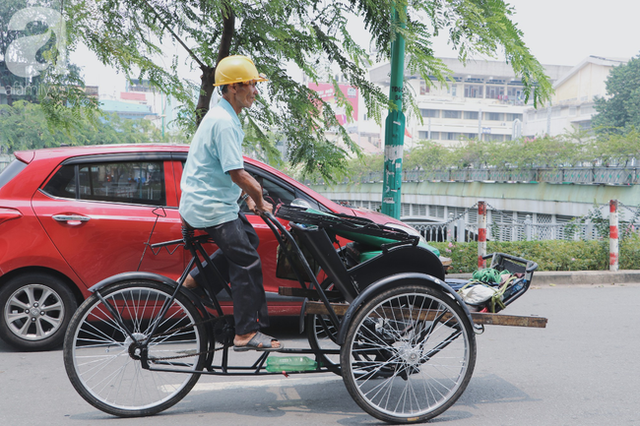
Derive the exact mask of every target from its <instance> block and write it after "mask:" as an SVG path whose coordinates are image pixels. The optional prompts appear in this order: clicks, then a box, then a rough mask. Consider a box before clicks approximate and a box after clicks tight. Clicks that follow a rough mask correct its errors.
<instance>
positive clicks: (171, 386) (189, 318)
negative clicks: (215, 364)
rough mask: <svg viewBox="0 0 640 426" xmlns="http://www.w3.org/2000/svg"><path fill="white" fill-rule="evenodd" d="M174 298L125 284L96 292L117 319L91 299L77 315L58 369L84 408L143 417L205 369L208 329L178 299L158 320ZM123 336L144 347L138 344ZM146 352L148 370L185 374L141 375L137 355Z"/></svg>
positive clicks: (157, 287) (161, 287) (140, 284)
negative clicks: (154, 368) (163, 369)
mask: <svg viewBox="0 0 640 426" xmlns="http://www.w3.org/2000/svg"><path fill="white" fill-rule="evenodd" d="M173 291H174V288H172V287H170V286H168V285H165V284H161V283H157V282H153V281H145V280H130V281H124V282H121V283H118V284H114V285H112V286H109V287H106V288H103V289H101V290H100V293H101V295H102V297H103V299H104V300H105V301H106V302H107V303H109V304H110V305H111V306H112V307H113V309H114V310H115V311H116V312H117V314H116V315H114V314H112V312H111V311H110V310H109V309H107V306H106V305H105V304H104V303H103V302H102V301H101V300H100V299H99V298H98V296H97V295H96V294H94V295H92V296H90V297H89V298H88V299H87V300H86V301H85V302H84V303H83V304H82V305H81V306H80V308H79V309H78V310H77V311H76V313H75V315H74V316H73V318H72V319H71V322H70V324H69V328H68V330H67V333H66V335H65V341H64V352H63V355H64V365H65V368H66V370H67V375H68V376H69V379H70V380H71V383H72V384H73V386H74V387H75V389H76V391H78V393H79V394H80V395H81V396H82V397H83V398H84V399H85V400H86V401H87V402H88V403H90V404H91V405H93V406H94V407H96V408H98V409H100V410H102V411H104V412H106V413H109V414H113V415H116V416H121V417H137V416H148V415H152V414H155V413H158V412H160V411H162V410H165V409H167V408H169V407H171V406H172V405H174V404H175V403H177V402H178V401H180V400H181V399H182V398H184V396H185V395H187V393H189V391H190V390H191V389H192V388H193V386H194V385H195V384H196V382H197V381H198V379H199V377H200V374H198V373H197V372H198V371H201V370H202V368H203V366H204V363H205V355H204V352H205V350H206V348H207V334H206V328H205V326H204V325H203V324H202V320H201V316H200V314H199V312H198V311H197V309H196V308H195V306H194V305H193V304H192V303H191V302H190V301H189V299H188V298H187V297H186V296H185V295H183V294H182V293H178V294H177V295H176V298H175V299H174V300H173V302H172V303H171V305H170V306H169V308H168V309H167V310H166V314H165V315H163V316H160V314H161V311H162V308H163V305H164V304H165V303H167V302H168V300H169V299H170V297H171V295H172V293H173ZM156 322H157V323H158V327H157V329H156V332H155V333H154V335H153V336H150V335H149V333H150V330H151V327H152V325H153V324H154V323H156ZM123 326H124V328H123ZM126 330H128V331H129V333H131V334H132V335H133V337H134V338H135V340H137V341H138V342H140V341H146V340H148V344H146V345H139V344H136V343H135V342H134V340H133V339H132V338H131V337H130V336H129V333H127V331H126ZM145 348H146V351H147V358H148V359H149V365H150V366H151V367H156V368H171V369H177V370H180V371H184V373H173V372H162V371H149V370H148V369H143V368H142V363H141V361H140V353H141V351H144V350H145Z"/></svg>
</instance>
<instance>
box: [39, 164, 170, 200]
mask: <svg viewBox="0 0 640 426" xmlns="http://www.w3.org/2000/svg"><path fill="white" fill-rule="evenodd" d="M43 191H44V192H46V193H47V194H49V195H51V196H54V197H63V198H75V199H79V200H95V201H112V202H122V203H135V204H150V205H156V206H157V205H165V204H166V195H165V183H164V167H163V163H162V161H138V162H105V163H87V164H77V165H65V166H62V167H61V168H60V169H59V170H58V171H57V172H56V173H55V175H54V176H53V177H52V178H51V179H50V180H49V182H47V184H46V185H45V187H44V188H43Z"/></svg>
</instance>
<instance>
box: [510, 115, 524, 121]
mask: <svg viewBox="0 0 640 426" xmlns="http://www.w3.org/2000/svg"><path fill="white" fill-rule="evenodd" d="M515 120H520V121H522V114H507V121H515Z"/></svg>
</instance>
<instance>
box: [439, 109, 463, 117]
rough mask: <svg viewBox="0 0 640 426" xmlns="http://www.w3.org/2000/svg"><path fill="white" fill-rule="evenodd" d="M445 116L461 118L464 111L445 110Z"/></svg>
mask: <svg viewBox="0 0 640 426" xmlns="http://www.w3.org/2000/svg"><path fill="white" fill-rule="evenodd" d="M443 117H444V118H460V117H462V111H447V110H445V111H443Z"/></svg>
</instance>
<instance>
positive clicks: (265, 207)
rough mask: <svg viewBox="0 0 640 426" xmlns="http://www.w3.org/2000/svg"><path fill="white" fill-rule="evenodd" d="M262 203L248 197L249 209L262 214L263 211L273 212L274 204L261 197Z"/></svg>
mask: <svg viewBox="0 0 640 426" xmlns="http://www.w3.org/2000/svg"><path fill="white" fill-rule="evenodd" d="M260 201H261V202H260V204H259V205H258V203H256V202H255V201H254V200H253V198H251V197H248V198H247V207H248V208H249V210H251V211H252V212H254V213H255V214H260V213H262V212H269V213H273V205H271V203H270V202H268V201H266V200H265V199H264V198H261V199H260Z"/></svg>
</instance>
